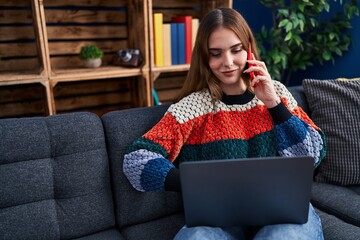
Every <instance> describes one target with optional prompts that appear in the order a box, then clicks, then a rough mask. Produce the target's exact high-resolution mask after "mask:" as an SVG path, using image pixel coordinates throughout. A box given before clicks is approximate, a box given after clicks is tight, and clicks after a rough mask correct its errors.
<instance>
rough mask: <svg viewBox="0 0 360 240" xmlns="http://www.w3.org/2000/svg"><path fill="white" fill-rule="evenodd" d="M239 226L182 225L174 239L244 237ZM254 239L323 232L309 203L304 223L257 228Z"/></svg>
mask: <svg viewBox="0 0 360 240" xmlns="http://www.w3.org/2000/svg"><path fill="white" fill-rule="evenodd" d="M244 229H245V228H241V227H231V228H217V227H192V228H187V227H186V226H185V227H183V228H182V229H181V230H180V231H179V232H178V233H177V235H176V236H175V238H174V240H183V239H186V240H203V239H207V240H236V239H246V238H245V233H244V231H245V230H244ZM253 239H254V240H263V239H264V240H265V239H269V240H270V239H276V240H282V239H284V240H288V239H292V240H296V239H299V240H323V239H324V236H323V232H322V227H321V221H320V218H319V216H318V215H317V214H316V213H315V210H314V208H313V207H312V206H311V204H310V208H309V217H308V221H307V223H305V224H277V225H268V226H264V227H261V228H259V230H258V231H257V232H256V233H255V236H254V237H253Z"/></svg>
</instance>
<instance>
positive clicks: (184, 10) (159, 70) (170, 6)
mask: <svg viewBox="0 0 360 240" xmlns="http://www.w3.org/2000/svg"><path fill="white" fill-rule="evenodd" d="M148 5H149V14H148V16H149V20H148V22H149V37H150V41H149V44H150V45H149V49H150V60H149V62H150V73H151V74H150V78H151V83H152V87H155V89H156V84H154V83H155V81H156V80H157V79H158V78H161V77H164V78H167V79H169V78H171V77H177V76H176V75H174V74H173V73H179V74H180V75H181V76H183V78H182V79H181V78H180V79H178V80H179V81H183V79H184V78H185V76H186V72H187V71H188V70H189V67H190V65H189V64H181V65H171V66H163V67H157V66H156V65H155V58H154V56H155V54H154V33H153V31H154V29H153V14H154V13H163V22H164V23H170V22H171V19H172V17H175V16H184V15H190V16H192V17H193V18H198V19H199V20H200V22H201V18H202V17H203V16H204V15H205V14H206V13H207V12H208V11H210V10H211V9H214V8H218V7H232V5H233V3H232V0H190V1H189V0H188V1H186V0H173V1H162V0H152V1H149V4H148ZM168 73H171V74H168ZM161 85H162V86H163V85H164V84H161ZM180 88H181V86H180V87H177V88H174V84H169V89H168V92H171V94H172V95H173V97H175V96H176V94H177V92H178V91H179V90H180ZM159 90H160V91H164V90H165V89H159ZM159 95H160V96H159V98H160V101H164V100H165V101H168V100H170V99H169V98H168V96H169V94H165V95H166V96H167V97H166V98H162V97H161V94H159Z"/></svg>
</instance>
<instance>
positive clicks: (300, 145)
mask: <svg viewBox="0 0 360 240" xmlns="http://www.w3.org/2000/svg"><path fill="white" fill-rule="evenodd" d="M280 89H281V91H280V94H279V95H281V97H280V98H281V101H282V102H281V103H280V104H279V105H278V106H276V107H274V108H272V109H269V112H270V114H271V116H272V117H273V120H274V124H275V128H274V130H275V131H274V132H275V138H276V142H277V150H278V152H279V154H280V155H281V156H300V155H302V156H312V157H313V158H314V161H315V163H314V165H315V166H318V165H319V164H320V162H321V160H322V159H323V157H324V156H325V154H326V141H325V135H324V133H323V131H322V130H321V129H320V128H319V127H317V126H316V125H315V124H314V122H313V121H312V120H311V119H310V118H309V116H308V115H307V114H306V113H305V112H304V111H303V110H302V109H301V108H300V107H299V106H298V105H297V102H296V101H295V99H294V98H293V96H292V95H291V93H290V92H289V91H288V90H287V89H286V88H285V86H283V87H281V88H280Z"/></svg>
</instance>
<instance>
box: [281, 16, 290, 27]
mask: <svg viewBox="0 0 360 240" xmlns="http://www.w3.org/2000/svg"><path fill="white" fill-rule="evenodd" d="M288 23H289V20H288V19H287V18H285V19H283V20H281V21H280V22H279V25H278V27H280V28H281V27H283V26H286V25H287V24H288Z"/></svg>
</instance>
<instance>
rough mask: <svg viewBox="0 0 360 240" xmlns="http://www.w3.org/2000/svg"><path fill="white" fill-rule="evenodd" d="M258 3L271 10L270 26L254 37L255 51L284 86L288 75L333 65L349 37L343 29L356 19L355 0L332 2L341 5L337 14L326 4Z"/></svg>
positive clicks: (315, 1) (275, 0) (312, 1)
mask: <svg viewBox="0 0 360 240" xmlns="http://www.w3.org/2000/svg"><path fill="white" fill-rule="evenodd" d="M259 2H260V3H261V4H263V5H264V6H266V7H268V8H269V9H271V11H272V16H273V24H272V25H271V26H269V27H265V26H263V27H262V29H261V31H260V32H258V33H257V34H256V40H257V45H258V50H259V53H260V56H261V58H262V60H264V61H265V62H266V63H267V66H268V69H269V72H270V74H271V76H272V77H273V78H274V79H276V80H279V81H282V82H284V84H285V85H288V84H289V83H290V79H291V73H292V72H295V71H297V70H306V68H307V67H309V66H313V65H314V64H317V63H320V64H323V63H324V62H327V61H332V62H333V63H334V62H335V56H336V55H337V56H341V55H342V54H343V53H344V52H345V51H347V50H349V46H350V44H351V34H350V32H348V31H347V30H348V29H349V28H351V19H352V18H354V16H355V15H357V16H359V7H358V6H359V5H358V0H346V1H336V0H334V3H332V4H338V2H339V4H341V5H342V9H341V8H338V9H339V11H338V12H336V10H332V11H330V3H329V2H330V1H318V0H310V1H283V0H259ZM332 6H333V5H332ZM334 7H335V6H334ZM325 13H326V14H325Z"/></svg>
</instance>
